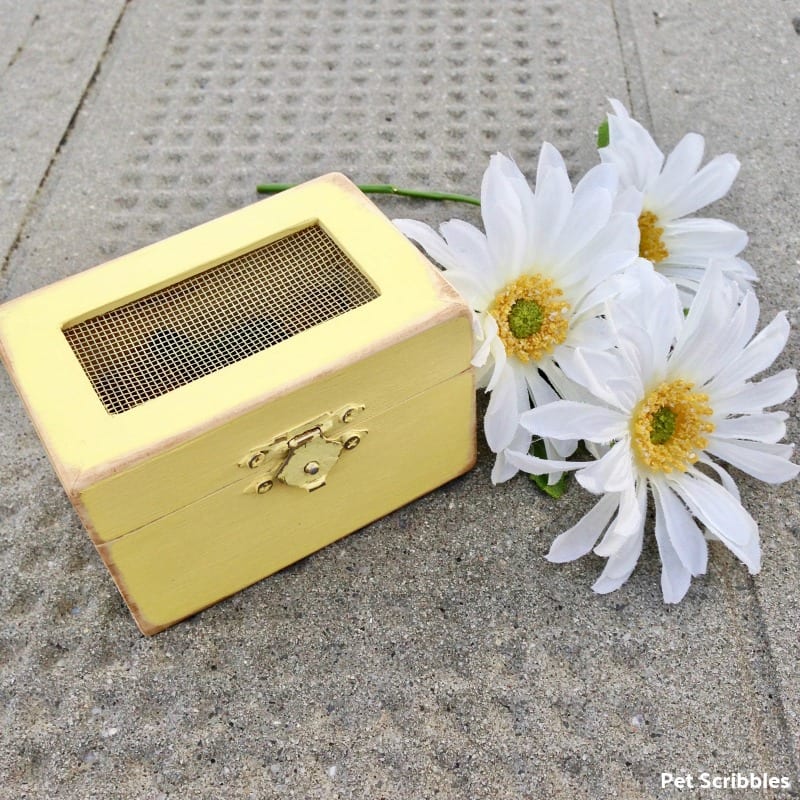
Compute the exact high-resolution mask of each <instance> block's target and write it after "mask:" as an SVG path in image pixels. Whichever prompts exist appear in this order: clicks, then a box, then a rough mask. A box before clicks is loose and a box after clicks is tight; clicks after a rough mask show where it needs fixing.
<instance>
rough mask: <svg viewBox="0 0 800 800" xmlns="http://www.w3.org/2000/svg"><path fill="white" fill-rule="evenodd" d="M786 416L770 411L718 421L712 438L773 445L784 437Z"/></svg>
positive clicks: (784, 413)
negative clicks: (753, 441)
mask: <svg viewBox="0 0 800 800" xmlns="http://www.w3.org/2000/svg"><path fill="white" fill-rule="evenodd" d="M788 416H789V415H788V414H787V413H786V412H785V411H771V412H768V413H765V414H759V413H756V414H746V415H745V416H743V417H731V418H730V419H723V420H719V421H718V422H717V423H716V425H715V427H714V436H715V437H719V438H721V439H755V440H756V441H759V442H770V443H771V444H774V443H775V442H777V441H780V440H781V439H783V437H784V436H785V435H786V419H787V418H788Z"/></svg>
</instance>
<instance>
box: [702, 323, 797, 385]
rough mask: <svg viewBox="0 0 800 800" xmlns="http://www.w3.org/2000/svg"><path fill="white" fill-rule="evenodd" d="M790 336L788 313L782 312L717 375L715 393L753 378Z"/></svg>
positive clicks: (767, 365) (771, 359)
mask: <svg viewBox="0 0 800 800" xmlns="http://www.w3.org/2000/svg"><path fill="white" fill-rule="evenodd" d="M788 337H789V323H788V322H787V320H786V313H785V312H783V311H782V312H781V313H780V314H778V315H777V316H776V317H775V319H773V320H772V322H770V323H769V325H767V326H766V327H765V328H764V329H763V330H762V331H761V333H759V334H758V335H757V336H756V337H755V339H753V341H752V342H750V344H748V345H747V347H745V348H744V350H742V352H741V353H740V354H739V356H738V357H736V358H734V359H733V360H732V361H730V362H729V363H728V365H727V366H725V367H723V368H722V369H721V370H720V371H719V372H718V373H717V375H716V376H715V378H714V381H713V385H714V391H715V393H717V392H718V393H725V392H726V391H727V392H730V391H732V387H734V386H735V385H736V384H737V383H742V382H743V381H746V380H748V379H749V378H752V377H753V375H757V374H758V373H759V372H762V371H763V370H765V369H766V368H767V367H769V366H770V364H772V362H773V361H774V360H775V359H776V358H777V357H778V355H779V354H780V352H781V350H783V348H784V346H785V345H786V340H787V339H788Z"/></svg>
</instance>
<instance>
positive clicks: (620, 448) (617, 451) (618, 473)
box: [575, 442, 634, 494]
mask: <svg viewBox="0 0 800 800" xmlns="http://www.w3.org/2000/svg"><path fill="white" fill-rule="evenodd" d="M575 477H576V479H577V481H578V483H580V485H581V486H583V488H584V489H586V490H587V491H589V492H592V493H593V494H603V493H604V492H624V491H625V490H630V489H631V488H632V486H633V481H634V475H633V460H632V456H631V451H630V447H628V445H627V443H623V442H618V443H617V444H616V445H615V446H614V447H612V448H611V449H610V450H609V451H608V453H606V455H604V456H603V457H602V458H601V459H600V460H599V461H590V462H589V466H585V467H584V468H583V469H582V470H581V471H580V472H579V473H578V474H577V475H576V476H575Z"/></svg>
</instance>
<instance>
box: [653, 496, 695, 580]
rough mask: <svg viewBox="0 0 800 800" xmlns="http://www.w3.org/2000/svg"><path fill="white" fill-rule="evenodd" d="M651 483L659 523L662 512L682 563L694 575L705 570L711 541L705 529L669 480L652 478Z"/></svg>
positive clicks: (670, 537)
mask: <svg viewBox="0 0 800 800" xmlns="http://www.w3.org/2000/svg"><path fill="white" fill-rule="evenodd" d="M651 486H652V487H653V499H654V500H655V506H656V526H658V518H659V514H660V515H661V519H662V522H663V527H664V532H665V533H666V535H667V538H668V539H669V542H670V544H671V546H672V549H673V550H674V552H675V554H676V555H677V556H678V558H679V559H680V561H681V563H682V564H683V566H684V567H685V568H686V569H687V570H688V571H689V573H690V574H691V575H703V574H705V571H706V568H707V566H708V545H707V544H706V540H705V537H704V536H703V532H702V531H701V530H700V528H698V527H697V523H696V522H695V521H694V519H692V515H691V514H690V513H689V512H688V511H687V510H686V506H684V505H683V503H681V501H680V500H679V499H678V498H677V497H676V496H675V493H674V492H673V491H672V490H671V489H670V488H669V486H668V485H667V484H666V482H662V481H660V480H656V481H652V482H651Z"/></svg>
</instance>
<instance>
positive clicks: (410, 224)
mask: <svg viewBox="0 0 800 800" xmlns="http://www.w3.org/2000/svg"><path fill="white" fill-rule="evenodd" d="M616 191H617V173H616V170H615V169H614V168H613V167H611V166H609V165H602V164H601V165H598V166H597V167H595V168H594V169H592V170H590V171H589V172H588V173H587V175H586V176H585V177H584V178H583V180H581V181H580V183H578V185H577V186H576V187H575V190H574V192H573V189H572V185H571V183H570V180H569V176H568V175H567V169H566V166H565V164H564V160H563V159H562V158H561V155H560V154H559V153H558V151H557V150H556V149H555V148H554V147H553V146H552V145H549V144H545V145H544V146H543V147H542V151H541V154H540V157H539V165H538V171H537V176H536V190H535V192H534V191H531V189H530V187H529V186H528V184H527V182H526V180H525V177H524V176H523V175H522V173H521V172H520V170H519V169H518V168H517V166H516V164H514V162H513V161H512V160H511V159H509V158H507V157H506V156H503V155H500V154H497V155H495V156H493V157H492V158H491V160H490V162H489V167H488V168H487V170H486V172H485V174H484V177H483V183H482V186H481V214H482V216H483V223H484V228H485V230H486V233H485V234H484V233H482V232H481V231H479V230H478V229H477V228H475V227H474V226H473V225H470V224H468V223H466V222H462V221H460V220H451V221H449V222H445V223H444V224H442V225H441V226H440V228H439V230H440V231H441V236H440V235H439V234H437V233H436V232H435V231H434V230H433V229H431V228H430V227H429V226H428V225H425V224H423V223H421V222H417V221H415V220H405V219H400V220H395V224H396V225H397V226H398V227H399V228H400V230H401V231H402V232H403V233H405V234H406V236H408V237H409V238H410V239H412V240H414V241H415V242H417V243H418V244H419V245H421V246H422V247H423V248H424V249H425V250H426V251H427V253H428V255H429V256H430V257H431V258H433V259H434V260H435V261H437V262H438V263H439V264H441V266H442V267H444V268H445V277H446V278H447V279H448V280H449V281H450V283H451V284H452V285H453V286H454V287H455V288H456V290H458V291H459V292H460V293H461V294H462V296H463V297H464V298H465V299H466V300H467V302H468V303H469V304H470V305H471V307H472V308H473V310H474V312H475V315H474V328H475V333H476V351H475V354H474V358H473V361H472V363H473V365H474V366H476V367H477V368H478V384H479V386H481V387H485V388H486V390H487V391H488V392H491V398H490V401H489V407H488V409H487V412H486V416H485V418H484V430H485V433H486V440H487V442H488V444H489V447H490V448H491V449H492V451H493V452H494V453H496V454H497V459H496V462H495V465H494V469H493V471H492V481H493V482H494V483H500V482H502V481H505V480H508V479H509V478H511V477H512V476H513V475H515V474H516V473H517V468H516V467H515V466H514V465H513V464H511V463H509V462H508V461H507V460H506V458H505V455H504V451H505V450H506V449H507V448H509V447H510V448H512V449H514V450H523V451H526V452H527V450H528V449H529V447H530V444H531V440H532V437H531V435H530V433H528V431H526V430H525V429H523V428H521V427H520V425H519V418H520V415H521V414H522V412H523V411H526V410H528V409H529V408H530V407H531V400H532V401H533V403H534V404H535V405H543V404H545V403H550V402H552V401H554V400H557V399H558V398H559V396H561V397H574V396H575V394H574V392H575V391H579V390H578V388H577V387H574V386H573V385H572V384H571V382H570V381H569V380H567V379H566V378H565V376H564V374H563V372H562V371H561V370H560V369H559V367H558V364H559V361H560V359H561V358H562V355H564V354H565V353H566V352H567V351H569V350H571V349H573V348H575V347H579V346H584V345H585V346H603V344H604V342H605V341H606V340H607V339H608V336H607V335H605V336H604V334H603V324H604V323H603V321H602V320H599V319H598V318H597V317H596V315H595V310H594V309H595V307H596V306H597V304H598V303H602V301H603V300H604V299H605V297H606V294H605V293H604V290H603V288H602V287H601V286H600V285H601V283H602V282H603V280H604V279H605V278H606V277H608V276H609V275H612V274H614V273H616V272H618V271H620V270H622V269H624V268H625V267H627V266H628V265H629V264H630V263H631V262H632V261H633V260H634V259H636V257H637V253H636V247H637V231H636V217H635V216H634V215H632V214H628V213H615V212H614V208H613V207H614V200H615V195H616ZM610 290H611V289H610V288H609V289H608V290H607V291H610ZM590 298H591V299H590ZM576 446H577V442H576V441H571V442H564V441H558V442H548V441H546V442H545V447H546V449H547V454H548V456H550V457H556V458H559V457H560V458H565V457H566V456H568V455H570V454H571V453H572V452H573V451H574V450H575V447H576Z"/></svg>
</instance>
